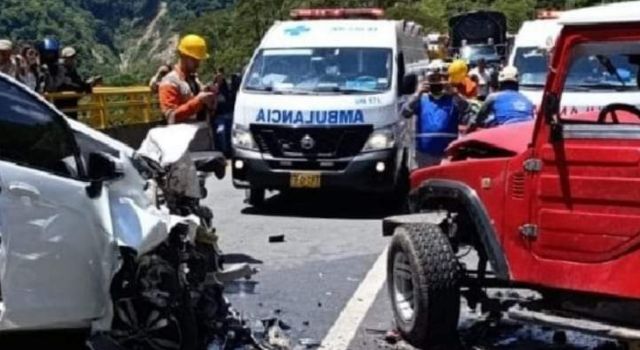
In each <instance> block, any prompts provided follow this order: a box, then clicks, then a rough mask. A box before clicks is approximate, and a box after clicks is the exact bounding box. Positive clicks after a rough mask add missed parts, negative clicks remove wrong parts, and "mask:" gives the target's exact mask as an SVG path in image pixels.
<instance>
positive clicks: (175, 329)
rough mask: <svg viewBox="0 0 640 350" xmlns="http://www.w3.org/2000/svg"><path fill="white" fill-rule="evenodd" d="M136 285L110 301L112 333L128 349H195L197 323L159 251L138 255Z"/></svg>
mask: <svg viewBox="0 0 640 350" xmlns="http://www.w3.org/2000/svg"><path fill="white" fill-rule="evenodd" d="M133 282H134V283H133V285H134V286H135V289H134V290H133V291H132V293H131V294H130V295H127V296H124V297H120V298H116V299H115V300H114V303H113V311H114V315H113V321H112V324H111V335H112V337H113V339H114V340H115V342H116V343H117V344H118V345H120V346H121V347H123V348H125V349H128V350H146V349H157V350H196V344H197V340H198V339H197V336H198V334H197V324H196V321H195V319H194V317H193V310H192V305H191V303H190V302H189V300H188V294H186V293H185V291H183V290H182V288H181V284H180V281H179V276H178V273H177V271H176V269H174V268H173V266H172V265H171V264H170V263H169V262H168V261H166V260H165V259H163V258H161V257H160V256H159V255H155V254H150V255H145V256H143V257H141V258H140V260H139V263H138V265H137V266H136V272H135V277H134V278H133Z"/></svg>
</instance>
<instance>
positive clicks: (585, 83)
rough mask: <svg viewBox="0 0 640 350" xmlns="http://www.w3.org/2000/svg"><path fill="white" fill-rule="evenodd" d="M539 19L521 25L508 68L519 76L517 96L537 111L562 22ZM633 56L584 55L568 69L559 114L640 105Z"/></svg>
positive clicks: (639, 61)
mask: <svg viewBox="0 0 640 350" xmlns="http://www.w3.org/2000/svg"><path fill="white" fill-rule="evenodd" d="M557 16H559V18H557V19H539V20H533V21H527V22H524V23H523V24H522V27H521V28H520V30H519V31H518V35H517V36H516V38H515V43H514V48H513V50H512V52H511V56H510V58H509V64H510V65H513V66H516V67H517V68H518V72H519V74H520V92H522V93H523V94H525V95H526V96H527V97H529V99H531V101H532V102H533V103H534V105H536V107H538V106H539V105H540V102H541V101H542V93H543V90H544V84H545V82H546V79H547V72H548V67H549V54H548V52H549V50H551V49H552V48H553V46H554V44H555V41H556V38H557V37H558V34H559V33H560V30H562V26H561V25H560V24H559V23H558V22H559V20H561V19H562V16H563V15H562V14H561V13H560V14H559V15H557ZM639 65H640V57H638V56H635V55H591V56H590V55H585V56H584V57H582V58H580V59H578V60H576V61H575V62H573V63H572V64H571V66H570V70H569V75H568V81H567V83H566V85H565V90H564V93H563V94H562V101H561V114H562V115H563V116H571V115H575V114H578V113H579V112H583V111H594V110H599V109H601V108H602V107H604V106H606V105H607V104H608V103H609V102H610V101H612V100H616V101H619V102H621V103H627V104H632V105H640V89H639V85H640V81H639V79H638V66H639Z"/></svg>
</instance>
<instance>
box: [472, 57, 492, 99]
mask: <svg viewBox="0 0 640 350" xmlns="http://www.w3.org/2000/svg"><path fill="white" fill-rule="evenodd" d="M469 75H470V76H472V77H476V78H477V80H478V99H479V100H481V101H484V100H485V99H486V98H487V96H489V92H490V91H489V90H490V87H489V84H490V83H491V71H490V70H489V69H488V68H487V62H486V61H485V60H484V58H481V59H479V60H478V65H477V66H476V67H475V68H473V69H472V70H471V71H470V72H469Z"/></svg>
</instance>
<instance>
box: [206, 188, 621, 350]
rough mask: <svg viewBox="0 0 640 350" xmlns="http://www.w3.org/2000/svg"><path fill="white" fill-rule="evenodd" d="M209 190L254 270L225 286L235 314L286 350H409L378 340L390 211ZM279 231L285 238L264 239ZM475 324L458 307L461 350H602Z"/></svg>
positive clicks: (346, 198)
mask: <svg viewBox="0 0 640 350" xmlns="http://www.w3.org/2000/svg"><path fill="white" fill-rule="evenodd" d="M208 187H209V193H210V195H209V199H208V201H209V204H210V205H211V206H212V207H213V209H214V214H215V216H216V217H215V221H216V226H217V228H218V232H219V233H220V237H221V246H222V249H223V250H224V252H225V253H226V254H228V259H227V260H228V261H230V262H250V263H253V264H254V265H255V266H256V267H257V268H259V269H260V272H259V273H258V274H257V275H255V276H254V277H253V278H252V280H250V281H243V282H239V283H235V284H233V285H231V286H229V287H228V289H227V290H228V296H229V299H230V300H231V302H232V304H233V305H234V306H235V308H236V309H237V310H239V311H241V312H242V313H243V314H244V315H245V316H246V317H248V318H249V319H252V320H254V321H257V320H260V319H267V318H278V319H280V320H281V321H282V322H284V324H286V325H287V326H289V327H290V329H289V330H288V331H287V333H288V334H289V335H290V337H291V341H292V345H294V346H295V345H299V342H300V340H313V341H316V342H321V341H322V342H323V343H324V344H329V345H328V346H325V347H324V348H327V349H329V348H330V349H336V350H339V349H354V350H368V349H411V347H409V346H407V345H406V344H403V343H399V344H389V343H388V342H386V341H385V340H384V334H385V333H386V332H387V331H388V330H391V329H393V323H392V315H391V309H390V304H389V300H388V298H387V292H386V285H384V265H380V261H384V260H385V259H381V260H380V261H378V259H379V257H380V256H381V254H383V251H384V250H385V248H386V246H387V244H388V240H389V239H388V238H384V237H382V236H381V219H382V218H383V217H385V216H386V215H388V214H389V213H388V212H385V210H383V209H381V207H382V206H381V205H380V201H379V200H378V199H376V198H372V197H368V196H362V195H356V194H351V193H334V194H319V193H310V194H288V195H280V194H277V193H274V194H271V195H270V197H269V199H268V201H267V203H266V204H265V206H264V207H263V208H262V209H260V210H258V209H254V208H251V207H249V206H248V205H247V204H245V203H244V202H243V200H244V192H243V191H240V190H236V189H234V188H233V187H232V186H231V181H230V179H229V178H227V179H225V180H223V181H214V180H211V181H210V182H209V183H208ZM277 235H283V236H284V241H283V242H280V243H270V242H269V237H270V236H277ZM376 262H377V263H376ZM374 265H375V266H377V267H374ZM372 268H373V269H372ZM374 270H376V271H374ZM365 279H366V282H363V280H365ZM372 280H373V281H374V282H373V283H372V282H371V281H372ZM361 284H363V285H362V286H361ZM354 293H355V296H354ZM368 299H370V300H368ZM463 309H466V308H463ZM480 318H481V316H480V315H476V314H474V313H470V312H468V311H463V317H462V321H461V324H462V325H463V327H464V331H463V332H462V336H461V337H462V340H463V342H464V344H466V347H467V348H469V349H517V350H534V349H565V350H575V349H602V343H601V342H600V341H599V340H597V339H593V338H591V337H586V336H583V335H580V334H575V333H568V334H567V335H568V337H567V338H568V344H567V345H554V344H553V342H552V340H551V339H552V336H553V331H552V330H546V329H539V328H536V327H519V326H504V325H500V326H494V325H491V324H488V323H486V322H482V321H480V320H479V319H480ZM332 337H333V338H332ZM334 338H335V339H334ZM338 338H339V339H338ZM299 348H302V347H299ZM605 348H606V347H605ZM615 348H616V347H614V348H613V349H615Z"/></svg>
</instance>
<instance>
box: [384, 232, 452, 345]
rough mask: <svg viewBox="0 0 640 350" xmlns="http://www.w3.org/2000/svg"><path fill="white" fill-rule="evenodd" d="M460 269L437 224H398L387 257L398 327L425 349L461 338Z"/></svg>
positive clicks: (391, 294)
mask: <svg viewBox="0 0 640 350" xmlns="http://www.w3.org/2000/svg"><path fill="white" fill-rule="evenodd" d="M459 279H460V272H459V268H458V262H457V259H456V256H455V254H454V252H453V249H452V247H451V244H450V243H449V240H448V239H447V237H446V236H445V235H444V234H443V233H442V230H441V229H440V227H439V226H438V225H434V224H417V225H407V226H399V227H398V228H396V230H395V232H394V235H393V239H392V240H391V245H390V247H389V253H388V257H387V285H388V288H389V296H390V299H391V304H392V307H393V314H394V318H395V321H396V326H397V327H398V330H399V332H400V333H401V334H402V336H403V337H404V338H405V339H406V340H407V341H408V342H409V343H411V344H412V345H414V346H416V347H419V348H421V349H431V348H433V347H435V346H442V345H444V346H446V345H453V344H455V343H456V342H457V337H456V336H457V327H458V319H459V317H460V285H459Z"/></svg>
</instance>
